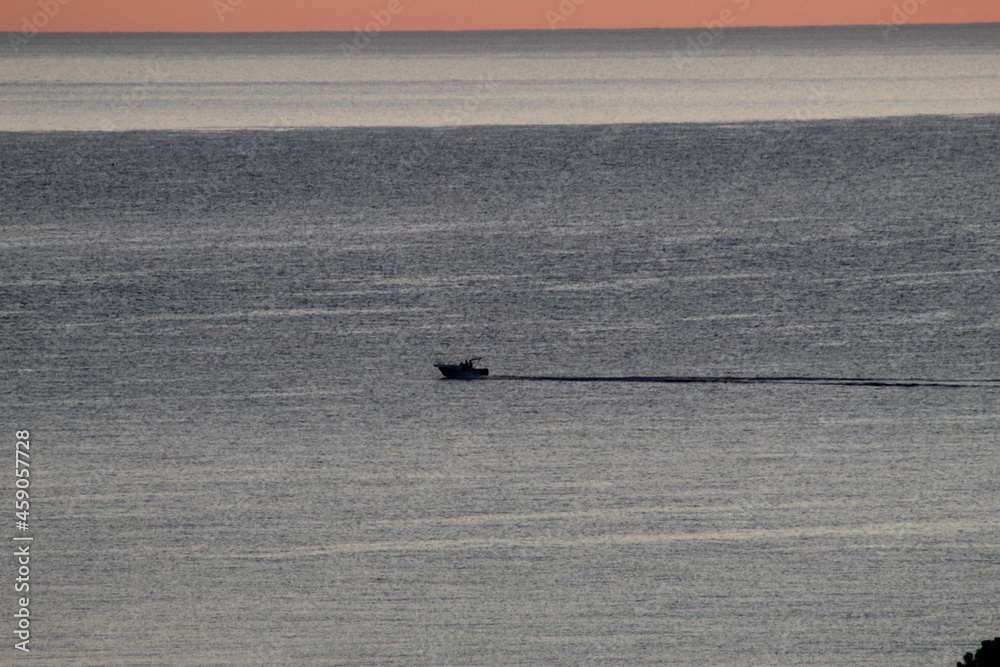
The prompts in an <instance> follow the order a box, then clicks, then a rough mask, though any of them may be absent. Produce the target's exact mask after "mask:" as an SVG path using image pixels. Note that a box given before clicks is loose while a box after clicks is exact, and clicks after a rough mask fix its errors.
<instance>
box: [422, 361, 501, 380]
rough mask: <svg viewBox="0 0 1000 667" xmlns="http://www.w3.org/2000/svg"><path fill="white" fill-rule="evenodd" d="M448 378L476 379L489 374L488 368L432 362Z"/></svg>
mask: <svg viewBox="0 0 1000 667" xmlns="http://www.w3.org/2000/svg"><path fill="white" fill-rule="evenodd" d="M434 366H435V367H436V368H437V369H438V370H439V371H441V375H443V376H445V377H446V378H447V379H449V380H478V379H481V378H484V377H486V376H488V375H489V374H490V370H489V369H488V368H465V367H463V366H462V365H461V364H434Z"/></svg>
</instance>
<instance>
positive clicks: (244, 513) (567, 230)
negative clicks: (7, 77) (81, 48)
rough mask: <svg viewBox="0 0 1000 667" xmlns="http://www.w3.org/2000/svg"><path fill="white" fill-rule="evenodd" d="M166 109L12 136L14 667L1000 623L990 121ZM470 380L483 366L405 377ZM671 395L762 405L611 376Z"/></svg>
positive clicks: (572, 654)
mask: <svg viewBox="0 0 1000 667" xmlns="http://www.w3.org/2000/svg"><path fill="white" fill-rule="evenodd" d="M956 30H959V31H960V30H961V29H956ZM984 30H985V29H984ZM806 32H807V33H808V31H806ZM904 33H905V34H911V33H909V32H907V31H901V33H899V34H901V35H902V34H904ZM794 34H798V35H799V38H800V39H802V40H806V41H808V39H807V37H808V35H806V36H802V35H801V34H800V33H794ZM941 34H943V33H941ZM948 34H953V33H948ZM959 34H960V33H959ZM953 36H954V34H953ZM876 38H877V39H881V36H879V35H878V34H877V33H876ZM95 39H96V38H95ZM100 39H108V40H111V41H113V40H114V39H115V38H100ZM157 39H160V38H157ZM162 39H163V40H166V41H163V42H158V41H156V40H153V41H152V42H150V43H154V44H161V45H162V44H165V43H166V44H174V45H173V46H170V47H169V49H178V48H181V47H179V46H177V43H184V41H185V40H184V39H180V40H178V42H177V43H174V42H170V41H169V40H167V38H162ZM261 39H263V38H261ZM274 39H276V40H277V39H278V38H274ZM282 39H283V38H282ZM303 39H306V38H303ZM309 39H320V37H314V38H309ZM734 39H735V37H734ZM901 39H902V38H901ZM906 39H909V38H906ZM223 41H225V40H223ZM279 41H280V40H279ZM307 41H308V40H307ZM960 41H961V40H960V39H959V38H958V37H954V40H953V41H952V42H948V44H946V45H944V46H942V47H941V48H942V49H945V50H946V51H947V50H948V49H957V48H958V47H956V46H955V44H957V43H959V42H960ZM889 42H890V44H894V42H892V41H891V38H890V40H889ZM388 43H389V42H388V40H386V41H385V42H384V44H388ZM733 43H734V42H730V45H731V47H730V48H735V46H732V45H733ZM52 44H54V42H51V41H48V38H43V37H39V38H37V41H33V42H32V43H31V44H30V47H31V48H33V49H36V52H35V55H33V56H27V55H25V54H24V53H23V52H22V53H21V54H19V55H18V56H17V57H18V58H29V57H38V58H42V57H43V56H42V55H41V54H43V52H44V51H45V48H48V49H49V50H50V51H51V50H53V49H56V47H55V46H52ZM895 44H898V42H896V43H895ZM949 44H950V45H949ZM46 45H48V46H46ZM42 47H45V48H42ZM59 48H63V47H59ZM67 48H68V47H67ZM73 48H76V47H73ZM156 48H163V49H166V50H168V51H169V49H168V48H167V47H166V46H160V47H156ZM220 48H221V47H220ZM226 48H227V49H228V48H230V47H226ZM382 48H385V49H388V46H384V47H382ZM398 48H402V47H398ZM553 48H555V47H553ZM561 48H562V49H563V50H564V51H565V50H566V49H569V48H570V47H569V46H566V45H563V46H562V47H561ZM720 48H721V46H720ZM745 48H749V47H745ZM769 48H771V49H772V51H775V52H776V51H778V50H779V47H778V46H772V47H769ZM782 48H784V49H786V50H787V51H788V52H795V51H796V49H801V48H802V47H801V45H798V46H796V44H795V43H794V40H793V43H786V44H785V46H784V47H782ZM897 48H901V47H897ZM908 48H909V47H908ZM150 49H151V52H155V49H153V47H150ZM56 50H58V49H56ZM919 51H920V49H915V50H914V52H913V53H910V54H909V56H908V57H912V58H915V59H916V60H915V61H913V62H922V61H921V60H920V59H921V58H924V57H925V55H926V54H924V55H922V54H921V53H919ZM800 55H801V54H800ZM44 57H53V58H55V56H44ZM144 57H146V56H143V55H142V54H140V55H139V56H137V60H136V61H135V62H136V63H139V64H138V65H136V67H139V68H141V67H142V66H144V65H143V64H142V63H143V60H142V58H144ZM281 57H285V56H281ZM363 57H374V56H364V55H362V56H356V58H363ZM414 57H416V56H414ZM928 57H929V56H928ZM417 59H418V60H419V58H417ZM540 59H542V60H544V58H541V57H540ZM57 60H58V62H59V63H61V65H60V66H62V67H69V66H70V63H69V61H67V60H66V59H64V58H57ZM163 60H164V61H165V62H167V63H169V62H170V58H164V59H163ZM223 60H224V58H223ZM401 60H402V61H406V60H407V58H406V57H401ZM8 62H9V61H8ZM18 62H22V61H18ZM201 62H202V64H206V63H212V62H215V61H214V60H213V59H212V58H205V59H204V60H203V61H201ZM220 62H221V61H220ZM216 64H217V63H216ZM164 66H165V67H166V66H167V65H164ZM456 66H458V65H456ZM206 67H209V69H211V67H210V65H208V64H206ZM45 71H49V70H45ZM93 71H96V70H93ZM184 71H188V70H184ZM190 71H191V72H195V71H197V70H196V69H192V70H190ZM81 76H82V75H81ZM128 76H133V79H132V80H134V75H131V74H130V75H128ZM190 76H192V77H194V76H195V74H193V73H192V74H190ZM213 76H214V75H213ZM799 84H801V85H802V86H805V89H808V86H809V85H811V84H810V83H809V82H808V81H807V80H801V81H799V82H798V84H796V85H799ZM32 85H36V84H32ZM128 85H132V84H128ZM215 85H216V84H214V83H212V84H210V87H211V86H215ZM595 85H597V87H601V86H602V85H603V84H601V83H598V84H595ZM941 85H950V84H941ZM103 86H105V84H104V83H93V84H91V85H90V87H89V88H88V86H86V85H81V88H88V90H82V91H79V92H78V94H79V95H80V98H81V99H82V100H84V101H82V102H80V103H79V104H77V103H75V102H74V103H70V102H67V101H66V100H67V98H66V97H65V95H66V94H67V93H66V90H65V88H64V86H63V84H61V83H54V84H53V85H51V86H49V87H45V86H41V84H38V87H37V88H36V90H40V89H42V88H45V89H46V90H48V91H50V93H51V94H52V95H53V96H55V98H58V99H60V100H63V101H61V102H59V103H58V104H54V105H53V106H52V107H49V106H45V107H44V109H45V111H44V112H39V114H37V116H38V118H39V119H40V120H38V121H32V123H36V124H37V125H44V126H46V127H48V125H47V124H48V123H50V121H51V123H52V124H55V125H59V127H60V129H74V128H76V129H83V128H85V127H87V128H90V127H91V126H92V125H93V123H94V122H95V121H96V120H100V121H101V122H106V121H107V115H106V114H105V115H104V117H103V118H102V117H101V114H100V113H98V112H97V111H96V110H97V109H98V107H99V106H100V104H97V103H93V102H88V101H86V100H88V99H91V100H92V99H96V97H95V96H99V95H100V94H101V93H99V92H95V91H99V89H101V88H102V87H103ZM28 87H30V86H28ZM403 88H405V86H404V87H403ZM432 88H433V89H435V90H436V89H437V88H434V87H433V86H431V87H429V89H432ZM216 90H217V89H216ZM32 94H35V93H32ZM74 94H77V93H74ZM186 94H187V93H185V95H186ZM397 94H400V95H401V94H403V93H401V92H399V91H397ZM595 94H598V93H595ZM601 94H603V93H601ZM986 94H987V96H988V94H989V90H987V93H986ZM182 97H183V96H182ZM251 98H252V96H251ZM251 98H247V97H245V95H244V93H240V94H239V95H236V96H235V98H234V101H231V102H230V105H231V106H230V107H227V108H228V109H229V111H230V112H231V113H232V115H231V116H230V118H236V119H242V118H245V117H244V116H240V114H241V113H243V112H242V111H241V109H242V108H243V107H245V106H246V104H245V102H246V100H247V99H251ZM543 98H544V96H542V95H539V96H538V99H539V100H541V99H543ZM720 99H722V98H720ZM17 103H18V104H20V102H17ZM219 103H220V104H222V102H219ZM564 103H565V102H560V101H558V100H557V99H556V100H555V101H553V105H554V106H553V107H552V108H551V109H549V110H548V111H547V112H546V113H549V114H551V115H552V117H557V116H558V115H559V113H561V112H559V111H558V108H559V105H560V104H564ZM64 104H68V105H69V106H67V107H62V106H60V105H64ZM95 104H96V106H95ZM178 104H180V103H179V102H178ZM345 104H346V103H345ZM712 104H715V106H712ZM712 104H709V105H708V106H707V107H706V108H705V110H704V111H705V114H706V115H707V116H712V115H713V114H719V115H725V114H726V113H728V111H726V104H725V103H724V102H718V103H717V104H716V103H715V102H713V103H712ZM181 106H184V105H181ZM417 106H418V108H419V105H417ZM445 106H446V107H447V105H445ZM195 107H197V105H195V104H192V105H191V106H190V108H191V109H192V110H191V114H192V116H191V118H200V116H199V113H200V112H198V111H197V109H196V108H195ZM3 108H5V109H9V108H11V107H9V106H7V102H6V101H5V102H4V105H3ZM171 108H173V107H169V106H166V107H164V106H162V105H161V103H160V102H158V101H155V100H153V99H152V98H150V99H148V100H143V101H142V102H141V103H140V102H138V101H137V102H136V103H135V104H134V105H133V106H131V107H127V108H125V111H127V112H128V113H127V114H119V115H117V116H115V115H114V114H113V117H112V119H111V120H112V121H113V123H114V127H115V128H117V129H121V128H122V127H124V126H126V125H128V124H131V123H134V124H135V125H136V126H141V127H143V128H145V129H144V130H143V131H116V132H65V131H20V132H6V133H0V214H2V228H0V257H2V262H0V272H2V273H0V288H2V291H0V293H2V295H3V297H2V298H3V300H2V304H0V330H2V332H3V337H2V340H3V342H4V345H3V346H2V348H0V355H2V356H0V362H2V363H0V373H2V378H3V387H4V390H3V400H2V401H0V415H2V419H0V423H3V424H4V429H5V438H6V441H7V442H8V443H9V447H8V451H9V450H10V449H12V448H13V443H14V440H15V437H14V434H15V432H16V431H17V430H20V429H29V430H30V432H31V443H32V449H31V456H32V458H31V465H32V467H31V478H30V480H31V487H30V489H31V493H32V496H31V503H32V504H31V515H30V520H29V525H30V531H27V532H18V531H17V530H16V529H15V527H14V517H13V516H8V517H7V518H8V520H9V524H8V528H7V529H5V531H4V533H3V534H4V535H6V536H7V537H8V538H12V537H15V536H23V535H26V534H28V535H31V536H32V537H33V538H34V540H33V542H32V543H31V544H32V547H31V548H32V555H33V558H32V561H31V591H30V594H31V613H32V619H31V631H32V636H31V649H32V651H31V654H30V655H28V656H26V655H23V654H22V653H21V652H19V651H17V650H16V649H14V648H13V645H14V642H15V638H14V629H15V619H14V618H13V614H14V613H15V611H16V609H15V608H14V607H15V604H16V602H17V601H16V599H15V593H14V592H13V581H14V576H15V572H16V558H15V556H14V547H13V544H14V543H13V542H11V541H9V540H8V547H5V553H4V555H3V556H2V558H0V568H2V572H3V581H4V582H6V583H4V585H3V590H4V591H5V592H4V593H3V594H2V595H0V608H2V609H3V610H4V619H5V620H4V621H2V623H0V627H2V628H3V631H2V636H3V637H5V640H4V642H5V643H4V645H3V646H0V663H2V664H17V663H19V662H24V663H25V664H27V663H29V662H30V663H31V664H37V665H46V666H47V665H53V666H56V665H58V666H60V667H62V666H70V665H81V666H82V665H88V666H89V665H94V666H97V665H102V666H103V665H244V664H254V665H258V664H259V665H277V664H282V665H285V664H301V665H541V664H551V665H614V664H620V665H639V664H658V665H678V666H680V665H691V664H709V665H776V666H796V665H798V666H816V665H824V666H825V665H829V666H844V667H847V666H851V667H855V666H865V665H871V666H875V665H878V666H880V667H881V666H883V665H898V666H900V667H902V666H904V665H905V666H912V665H950V664H953V663H954V662H956V661H957V660H959V659H960V658H961V655H962V654H964V653H965V652H966V651H969V650H973V649H974V648H975V647H976V646H978V645H979V643H980V642H981V641H982V640H983V639H986V638H990V637H993V636H996V635H997V634H998V628H1000V612H998V609H1000V605H998V604H997V601H998V600H1000V584H998V582H1000V519H998V517H1000V487H998V479H1000V475H998V473H1000V463H998V461H1000V459H998V456H997V442H998V438H997V435H998V433H1000V414H998V407H1000V336H998V329H1000V316H998V314H997V313H998V311H1000V308H998V306H1000V289H998V288H1000V276H998V273H1000V261H998V260H1000V226H998V224H997V223H998V221H997V213H996V212H997V211H998V210H1000V188H998V187H997V177H998V174H1000V169H998V159H1000V158H998V157H997V156H998V155H1000V131H998V130H1000V116H998V115H996V114H995V113H994V114H992V115H991V114H989V113H986V114H980V115H970V114H971V112H970V111H969V109H967V108H965V107H964V106H962V102H961V101H959V100H956V101H955V107H954V108H952V109H949V110H948V112H949V113H950V114H951V115H931V116H923V115H903V116H898V115H895V114H893V113H891V111H887V112H886V113H884V114H881V115H883V116H885V117H881V118H863V117H852V116H851V114H848V113H843V114H837V117H836V118H832V119H826V120H807V121H795V122H789V120H787V119H788V118H795V117H796V115H795V114H794V113H792V112H793V111H794V109H790V108H789V107H785V111H784V114H785V115H783V116H781V118H784V119H785V120H766V119H757V120H754V121H748V122H703V123H646V124H613V122H612V120H610V119H605V122H602V123H601V124H594V125H587V124H549V123H544V122H540V123H538V124H523V125H522V124H519V123H517V122H514V121H513V120H512V119H508V120H510V121H511V122H509V123H506V124H502V125H492V126H490V125H477V124H476V123H472V122H462V123H458V124H451V123H447V122H446V123H443V124H437V125H441V126H437V127H393V126H391V125H401V124H404V123H402V118H403V117H402V116H398V115H397V116H396V118H397V119H398V120H399V122H397V123H389V122H386V123H384V124H383V125H382V126H378V127H314V128H292V129H281V130H250V129H246V128H245V127H244V129H236V130H227V131H191V130H189V129H183V127H174V128H172V129H155V128H157V127H159V126H158V125H157V124H156V122H154V121H155V119H162V118H169V117H171V114H170V112H169V109H171ZM178 108H180V106H179V107H178ZM184 108H188V107H187V106H184ZM213 108H214V107H213ZM399 108H401V109H402V108H407V104H404V103H403V102H400V107H399ZM72 109H78V110H79V116H80V121H79V126H77V125H76V121H74V120H71V119H69V116H71V115H73V114H72V113H70V110H72ZM105 109H106V108H105ZM165 110H166V111H165ZM114 113H118V112H114ZM213 113H214V112H213ZM310 113H312V112H310ZM580 113H581V114H582V115H583V116H586V113H587V112H586V111H584V110H581V111H580ZM250 115H251V116H254V114H250ZM860 115H862V116H863V115H864V114H860ZM126 116H127V117H126ZM10 117H11V116H10V115H9V114H8V115H6V116H4V118H7V119H9V118H10ZM18 117H19V118H20V117H21V116H18ZM331 117H332V116H331ZM254 118H256V116H254ZM310 118H311V116H310ZM68 119H69V120H68ZM5 122H9V120H8V121H5ZM157 122H158V121H157ZM240 122H242V121H240ZM186 123H187V121H185V120H183V119H182V121H179V125H183V126H184V127H187V125H186ZM29 124H31V123H29ZM193 124H194V125H197V126H199V127H200V126H201V125H202V124H201V121H198V122H193ZM236 124H237V125H238V124H239V123H236ZM257 124H262V125H267V123H256V122H251V123H248V125H257ZM310 124H312V120H310ZM320 124H322V123H320ZM328 124H330V125H338V124H339V123H337V122H330V123H328ZM348 124H350V123H348ZM372 124H373V125H375V124H377V123H374V121H373V123H372ZM415 124H419V123H415ZM431 124H432V125H435V123H431ZM283 125H294V123H284V124H283ZM8 127H9V126H8ZM33 129H36V130H37V129H44V128H42V127H34V128H33ZM470 356H483V357H484V362H486V364H487V365H488V366H489V367H490V369H491V378H490V379H486V380H478V381H446V380H443V379H440V376H439V374H438V372H437V370H436V369H435V368H434V367H433V365H432V364H433V363H434V362H435V361H438V360H447V361H455V360H458V359H461V358H466V357H470ZM502 376H507V377H502ZM517 376H530V377H546V378H550V379H549V380H547V381H530V380H528V379H525V378H524V377H517ZM665 377H670V378H675V379H676V378H697V379H699V380H708V379H713V378H715V379H720V378H726V379H746V380H751V381H748V382H735V381H727V382H711V381H697V382H688V381H684V382H655V381H629V380H622V381H607V378H632V379H633V380H635V379H649V378H665ZM560 378H561V379H560ZM569 378H572V379H573V381H568V379H569ZM780 378H800V379H799V380H796V381H787V380H783V381H778V379H780ZM870 379H876V380H880V381H881V382H879V383H870V382H864V381H860V382H858V381H855V382H845V381H846V380H870ZM886 380H888V382H886ZM10 455H11V457H12V458H13V454H12V452H11V453H10ZM10 468H11V467H10V466H8V467H7V472H5V473H3V475H0V477H2V479H3V482H2V488H3V489H6V490H5V491H4V492H3V493H4V494H7V495H8V497H12V496H13V493H14V489H15V485H14V477H13V472H12V470H11V469H10Z"/></svg>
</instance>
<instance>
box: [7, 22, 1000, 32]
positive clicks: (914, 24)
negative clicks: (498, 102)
mask: <svg viewBox="0 0 1000 667" xmlns="http://www.w3.org/2000/svg"><path fill="white" fill-rule="evenodd" d="M886 25H893V26H894V27H897V28H915V27H923V28H928V27H952V28H954V27H960V26H998V27H1000V21H973V22H969V21H958V22H955V23H947V22H940V21H935V22H929V23H919V22H916V21H913V22H910V23H906V24H902V25H895V24H891V23H885V22H880V23H829V24H827V23H822V24H820V23H809V24H804V25H750V26H723V27H721V28H710V27H706V26H686V27H679V26H673V27H661V26H648V27H629V28H461V29H436V30H391V29H388V28H382V29H381V30H379V31H378V32H379V33H393V34H428V33H492V32H536V33H567V32H648V31H668V30H672V31H691V30H725V31H730V30H734V31H743V30H800V29H803V28H821V29H822V28H830V29H832V28H884V27H885V26H886ZM6 32H9V33H12V34H17V33H16V31H6ZM355 32H364V31H363V30H361V29H360V28H353V29H351V30H231V31H230V30H214V31H209V30H53V31H44V30H39V31H38V32H37V33H35V34H36V35H323V34H344V33H346V34H351V33H355ZM373 32H374V31H373Z"/></svg>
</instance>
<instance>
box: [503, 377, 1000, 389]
mask: <svg viewBox="0 0 1000 667" xmlns="http://www.w3.org/2000/svg"><path fill="white" fill-rule="evenodd" d="M490 378H491V379H493V380H530V381H537V382H661V383H675V384H693V383H709V382H716V383H731V384H813V385H841V386H852V387H953V388H972V387H980V388H981V387H1000V380H933V379H926V378H912V379H909V378H908V379H894V378H840V377H798V376H781V377H738V376H717V377H709V376H674V375H628V376H620V377H619V376H578V375H491V376H490Z"/></svg>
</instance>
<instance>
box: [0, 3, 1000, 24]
mask: <svg viewBox="0 0 1000 667" xmlns="http://www.w3.org/2000/svg"><path fill="white" fill-rule="evenodd" d="M375 21H380V24H379V23H375ZM984 22H1000V0H817V1H815V2H813V1H812V0H2V6H0V30H2V31H4V32H33V31H34V30H40V31H43V32H60V31H62V32H75V31H82V32H136V31H139V32H174V31H176V32H259V31H279V32H280V31H326V30H354V29H362V30H365V29H368V30H373V29H375V28H376V27H378V28H379V29H385V30H496V29H548V28H551V27H555V28H673V27H682V28H683V27H693V28H700V27H704V26H706V25H708V24H715V25H718V24H720V23H721V24H724V25H727V26H733V27H736V26H743V27H746V26H759V25H772V26H777V25H780V26H788V25H849V24H879V23H897V24H901V23H984Z"/></svg>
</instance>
